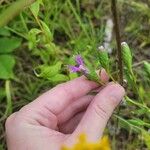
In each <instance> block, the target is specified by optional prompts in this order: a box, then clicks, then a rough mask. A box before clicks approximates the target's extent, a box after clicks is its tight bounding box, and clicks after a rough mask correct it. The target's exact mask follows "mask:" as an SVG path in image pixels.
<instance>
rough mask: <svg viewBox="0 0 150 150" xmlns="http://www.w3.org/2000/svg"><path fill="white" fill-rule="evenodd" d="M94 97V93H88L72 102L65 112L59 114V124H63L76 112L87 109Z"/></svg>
mask: <svg viewBox="0 0 150 150" xmlns="http://www.w3.org/2000/svg"><path fill="white" fill-rule="evenodd" d="M93 98H94V96H93V95H86V96H83V97H81V98H80V99H78V100H76V101H74V102H73V103H71V104H70V105H69V106H68V107H67V108H66V109H65V110H64V111H63V112H61V113H60V114H59V115H58V116H57V118H58V124H63V123H65V122H67V121H68V120H70V118H72V117H73V116H74V115H75V114H77V113H79V112H81V111H83V110H85V109H86V108H87V107H88V105H89V104H90V102H91V101H92V99H93Z"/></svg>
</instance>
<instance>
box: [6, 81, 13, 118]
mask: <svg viewBox="0 0 150 150" xmlns="http://www.w3.org/2000/svg"><path fill="white" fill-rule="evenodd" d="M5 91H6V99H7V107H6V111H5V116H8V115H9V114H11V113H12V101H11V91H10V81H9V80H6V82H5Z"/></svg>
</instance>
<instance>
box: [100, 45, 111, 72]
mask: <svg viewBox="0 0 150 150" xmlns="http://www.w3.org/2000/svg"><path fill="white" fill-rule="evenodd" d="M98 49H99V51H98V59H99V62H100V64H101V67H103V68H104V69H105V70H106V71H109V57H108V53H107V51H106V50H105V48H104V47H103V46H100V47H99V48H98Z"/></svg>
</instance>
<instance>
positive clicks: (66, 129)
mask: <svg viewBox="0 0 150 150" xmlns="http://www.w3.org/2000/svg"><path fill="white" fill-rule="evenodd" d="M84 114H85V111H83V112H80V113H78V114H76V115H75V116H74V117H72V118H71V119H70V120H68V121H67V122H65V123H63V124H61V125H60V126H59V131H60V132H62V133H64V134H71V133H72V132H73V131H74V130H75V129H76V127H77V125H78V124H79V122H80V120H81V119H82V117H83V115H84Z"/></svg>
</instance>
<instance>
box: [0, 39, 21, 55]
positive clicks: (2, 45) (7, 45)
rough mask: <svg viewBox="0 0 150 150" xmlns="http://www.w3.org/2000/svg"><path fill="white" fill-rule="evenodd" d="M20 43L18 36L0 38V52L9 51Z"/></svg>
mask: <svg viewBox="0 0 150 150" xmlns="http://www.w3.org/2000/svg"><path fill="white" fill-rule="evenodd" d="M20 45H21V40H20V39H18V38H0V53H1V54H4V53H10V52H12V51H13V50H15V49H16V48H18V47H19V46H20Z"/></svg>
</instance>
